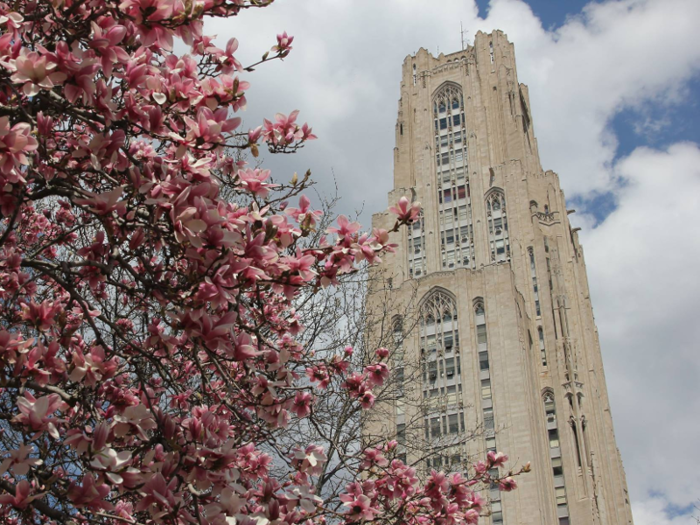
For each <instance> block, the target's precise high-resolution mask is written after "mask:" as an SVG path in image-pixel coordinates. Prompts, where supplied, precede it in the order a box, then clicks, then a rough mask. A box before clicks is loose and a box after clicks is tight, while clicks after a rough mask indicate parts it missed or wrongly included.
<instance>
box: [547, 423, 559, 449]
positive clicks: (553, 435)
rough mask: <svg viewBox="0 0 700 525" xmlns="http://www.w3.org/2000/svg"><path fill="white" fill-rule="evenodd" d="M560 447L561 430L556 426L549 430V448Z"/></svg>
mask: <svg viewBox="0 0 700 525" xmlns="http://www.w3.org/2000/svg"><path fill="white" fill-rule="evenodd" d="M557 447H559V432H557V429H556V428H552V429H550V430H549V448H557Z"/></svg>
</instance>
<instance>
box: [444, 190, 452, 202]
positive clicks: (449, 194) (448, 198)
mask: <svg viewBox="0 0 700 525" xmlns="http://www.w3.org/2000/svg"><path fill="white" fill-rule="evenodd" d="M445 202H452V190H451V189H450V188H447V189H446V190H445Z"/></svg>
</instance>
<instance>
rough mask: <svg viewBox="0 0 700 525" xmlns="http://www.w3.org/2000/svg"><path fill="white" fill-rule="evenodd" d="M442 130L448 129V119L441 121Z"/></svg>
mask: <svg viewBox="0 0 700 525" xmlns="http://www.w3.org/2000/svg"><path fill="white" fill-rule="evenodd" d="M440 129H447V118H441V119H440Z"/></svg>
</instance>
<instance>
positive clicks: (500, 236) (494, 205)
mask: <svg viewBox="0 0 700 525" xmlns="http://www.w3.org/2000/svg"><path fill="white" fill-rule="evenodd" d="M486 219H487V222H488V227H489V244H490V247H491V262H503V261H509V260H510V239H509V236H508V217H507V215H506V196H505V195H504V194H503V191H502V190H494V191H491V192H489V193H488V195H487V196H486Z"/></svg>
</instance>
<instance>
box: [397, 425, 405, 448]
mask: <svg viewBox="0 0 700 525" xmlns="http://www.w3.org/2000/svg"><path fill="white" fill-rule="evenodd" d="M396 441H397V442H398V443H399V445H405V444H406V425H405V423H399V424H398V425H396Z"/></svg>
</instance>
